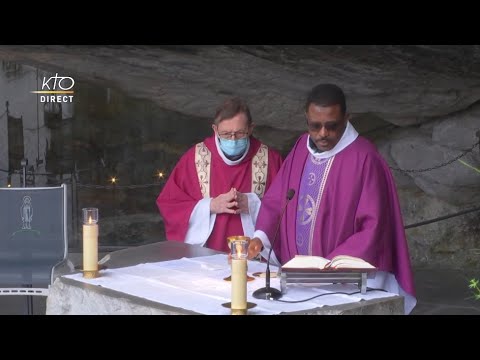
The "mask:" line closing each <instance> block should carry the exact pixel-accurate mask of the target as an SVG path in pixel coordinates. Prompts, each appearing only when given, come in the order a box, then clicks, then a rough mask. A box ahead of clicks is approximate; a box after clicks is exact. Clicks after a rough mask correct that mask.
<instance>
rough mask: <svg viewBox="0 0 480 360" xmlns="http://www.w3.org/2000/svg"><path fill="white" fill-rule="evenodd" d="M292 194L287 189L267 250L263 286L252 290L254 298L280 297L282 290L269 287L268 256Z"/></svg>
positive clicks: (275, 298)
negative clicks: (270, 244)
mask: <svg viewBox="0 0 480 360" xmlns="http://www.w3.org/2000/svg"><path fill="white" fill-rule="evenodd" d="M294 195H295V190H293V189H289V190H288V193H287V201H286V202H285V205H284V206H283V209H282V213H281V214H280V218H279V220H278V224H277V229H276V230H275V236H274V237H273V240H272V247H271V248H270V251H269V252H268V259H267V269H266V271H265V287H263V288H260V289H257V290H255V291H254V292H253V294H252V296H253V297H254V298H255V299H264V300H278V299H280V298H281V297H282V292H281V291H280V290H278V289H275V288H272V287H270V257H271V256H272V251H273V246H274V245H275V241H276V240H277V235H278V231H279V230H280V224H281V223H282V218H283V214H284V213H285V210H286V209H287V205H288V202H289V201H290V200H291V199H292V198H293V196H294Z"/></svg>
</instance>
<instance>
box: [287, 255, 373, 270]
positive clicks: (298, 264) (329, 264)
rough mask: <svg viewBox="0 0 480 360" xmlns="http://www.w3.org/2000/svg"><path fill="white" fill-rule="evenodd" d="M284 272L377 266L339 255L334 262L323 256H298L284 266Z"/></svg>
mask: <svg viewBox="0 0 480 360" xmlns="http://www.w3.org/2000/svg"><path fill="white" fill-rule="evenodd" d="M282 269H283V270H288V269H320V270H337V269H367V270H368V269H375V266H373V265H372V264H370V263H369V262H367V261H365V260H363V259H360V258H358V257H353V256H348V255H338V256H335V257H334V258H333V259H332V260H328V259H325V258H323V257H321V256H309V255H296V256H295V257H294V258H293V259H291V260H290V261H288V262H287V263H286V264H284V265H283V266H282Z"/></svg>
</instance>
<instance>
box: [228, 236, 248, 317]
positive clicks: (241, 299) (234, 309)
mask: <svg viewBox="0 0 480 360" xmlns="http://www.w3.org/2000/svg"><path fill="white" fill-rule="evenodd" d="M231 255H232V301H231V313H232V315H246V313H247V255H248V241H247V240H245V239H239V240H233V241H232V242H231Z"/></svg>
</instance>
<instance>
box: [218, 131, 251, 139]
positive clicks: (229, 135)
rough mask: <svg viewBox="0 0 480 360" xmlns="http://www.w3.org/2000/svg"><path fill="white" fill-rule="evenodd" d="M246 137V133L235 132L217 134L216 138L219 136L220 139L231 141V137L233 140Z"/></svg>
mask: <svg viewBox="0 0 480 360" xmlns="http://www.w3.org/2000/svg"><path fill="white" fill-rule="evenodd" d="M247 135H248V131H244V130H242V131H235V132H219V133H218V136H220V137H221V138H222V139H231V138H232V137H233V138H234V139H242V138H244V137H245V136H247Z"/></svg>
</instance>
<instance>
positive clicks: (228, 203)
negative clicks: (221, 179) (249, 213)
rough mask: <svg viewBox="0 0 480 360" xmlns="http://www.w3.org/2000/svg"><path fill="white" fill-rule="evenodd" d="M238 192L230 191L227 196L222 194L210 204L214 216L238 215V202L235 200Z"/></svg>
mask: <svg viewBox="0 0 480 360" xmlns="http://www.w3.org/2000/svg"><path fill="white" fill-rule="evenodd" d="M235 196H236V190H235V189H234V188H232V189H230V191H229V192H227V193H225V194H220V195H218V196H217V197H216V198H213V199H212V201H211V202H210V212H211V213H212V214H223V213H227V214H237V210H238V209H237V207H238V202H237V200H235Z"/></svg>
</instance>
